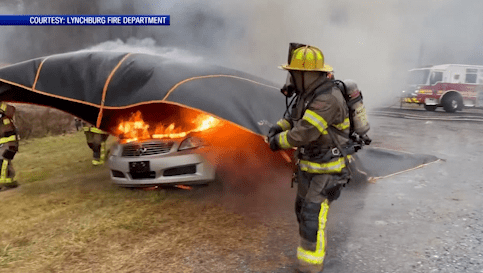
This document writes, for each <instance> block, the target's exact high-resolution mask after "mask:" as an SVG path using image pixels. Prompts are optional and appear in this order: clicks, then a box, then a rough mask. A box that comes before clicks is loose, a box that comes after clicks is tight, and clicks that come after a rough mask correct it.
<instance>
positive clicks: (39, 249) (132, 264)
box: [0, 132, 283, 272]
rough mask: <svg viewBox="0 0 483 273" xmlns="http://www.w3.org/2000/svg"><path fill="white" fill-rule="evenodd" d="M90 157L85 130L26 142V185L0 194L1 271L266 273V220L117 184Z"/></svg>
mask: <svg viewBox="0 0 483 273" xmlns="http://www.w3.org/2000/svg"><path fill="white" fill-rule="evenodd" d="M111 141H112V140H111ZM91 157H92V154H91V152H90V150H89V148H88V147H87V144H86V143H85V138H84V135H83V133H82V132H78V133H74V134H68V135H65V136H55V137H54V136H52V137H45V138H41V139H32V140H28V141H22V142H21V143H20V152H19V153H18V154H17V155H16V157H15V159H14V161H13V163H14V167H15V169H16V171H17V178H18V181H19V183H20V185H21V186H20V187H19V188H17V189H12V190H8V191H3V192H0V200H1V204H2V205H1V206H0V226H1V227H2V228H1V229H0V272H232V271H233V269H236V268H239V266H240V265H241V264H244V263H246V261H247V259H252V262H251V263H250V264H249V265H247V266H248V268H252V269H251V270H253V271H256V272H259V271H261V270H262V269H261V268H265V269H263V270H268V272H269V271H270V270H269V269H267V268H270V266H268V267H267V265H265V264H263V265H262V264H260V263H259V262H257V259H256V257H257V256H258V255H259V254H260V249H261V247H260V246H261V245H263V244H264V242H265V241H266V240H267V239H266V238H267V234H268V233H269V227H268V226H266V225H262V224H256V223H250V224H248V221H247V219H244V217H243V216H241V215H238V214H235V213H232V212H229V211H227V210H225V209H223V208H222V207H220V206H218V205H216V204H214V203H211V202H209V201H207V200H200V199H192V198H190V195H189V194H183V192H182V191H166V190H156V191H143V190H128V189H123V188H119V187H117V186H115V185H112V184H111V183H110V180H109V172H108V169H107V167H106V166H103V167H93V166H91V163H90V161H91ZM244 257H245V258H244ZM247 257H252V258H247ZM281 259H283V257H282V258H281ZM278 263H279V261H274V262H273V263H272V264H271V266H277V265H278Z"/></svg>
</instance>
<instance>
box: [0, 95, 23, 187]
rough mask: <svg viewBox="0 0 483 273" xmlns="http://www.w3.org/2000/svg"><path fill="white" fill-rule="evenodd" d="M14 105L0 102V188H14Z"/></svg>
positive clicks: (15, 148) (15, 129)
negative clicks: (0, 162)
mask: <svg viewBox="0 0 483 273" xmlns="http://www.w3.org/2000/svg"><path fill="white" fill-rule="evenodd" d="M14 115H15V107H14V106H12V105H10V104H7V103H5V102H1V103H0V154H1V155H2V165H1V169H0V188H3V187H5V188H15V187H17V186H18V183H17V181H15V170H14V169H13V165H12V160H13V158H14V156H15V154H16V153H17V152H18V141H19V137H18V134H17V128H16V127H15V124H14V122H13V117H14Z"/></svg>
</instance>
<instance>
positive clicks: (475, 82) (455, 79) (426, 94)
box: [401, 64, 483, 113]
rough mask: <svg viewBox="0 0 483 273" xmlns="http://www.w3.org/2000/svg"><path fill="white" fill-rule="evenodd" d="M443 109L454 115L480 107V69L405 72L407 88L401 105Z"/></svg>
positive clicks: (457, 66) (458, 67) (482, 74)
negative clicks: (408, 104)
mask: <svg viewBox="0 0 483 273" xmlns="http://www.w3.org/2000/svg"><path fill="white" fill-rule="evenodd" d="M403 102H404V103H412V104H419V105H424V108H425V109H426V110H428V111H435V110H436V109H437V108H438V107H443V109H444V110H445V111H446V112H449V113H454V112H456V111H459V110H463V108H464V107H483V66H482V65H464V64H442V65H435V66H430V67H423V68H415V69H411V70H409V82H408V89H407V90H405V91H403V96H402V98H401V103H403Z"/></svg>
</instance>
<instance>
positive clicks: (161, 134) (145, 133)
mask: <svg viewBox="0 0 483 273" xmlns="http://www.w3.org/2000/svg"><path fill="white" fill-rule="evenodd" d="M219 122H220V120H219V119H217V118H214V117H212V116H210V115H207V114H203V113H200V114H198V115H197V116H196V117H195V118H194V119H193V120H191V121H190V122H181V123H182V125H184V126H182V125H177V124H175V123H171V124H170V125H168V126H165V125H163V124H159V125H157V126H156V128H155V130H154V134H151V133H150V131H149V128H150V126H149V124H147V123H146V122H144V120H143V118H142V114H141V112H140V111H137V112H136V113H134V114H133V115H131V117H130V118H129V119H128V120H126V121H121V122H120V123H119V126H118V127H117V130H118V132H117V133H118V134H119V135H120V136H121V138H122V141H123V143H126V142H132V141H140V140H146V139H151V138H182V137H185V136H187V135H188V134H190V133H193V132H201V131H204V130H207V129H210V128H213V127H215V126H216V125H218V123H219ZM190 124H191V126H189V125H190ZM186 127H190V128H192V129H187V128H186ZM193 127H194V128H193Z"/></svg>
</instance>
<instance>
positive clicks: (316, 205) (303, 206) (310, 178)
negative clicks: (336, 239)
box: [295, 169, 349, 272]
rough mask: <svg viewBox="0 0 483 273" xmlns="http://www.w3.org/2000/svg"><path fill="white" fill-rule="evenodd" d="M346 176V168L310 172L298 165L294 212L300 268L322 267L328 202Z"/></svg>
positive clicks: (307, 270) (312, 269)
mask: <svg viewBox="0 0 483 273" xmlns="http://www.w3.org/2000/svg"><path fill="white" fill-rule="evenodd" d="M348 178H349V176H348V172H347V170H346V169H342V172H341V173H336V174H312V173H307V172H304V171H301V170H300V169H299V171H298V173H297V182H298V188H297V198H296V200H295V214H296V215H297V221H298V223H299V233H300V237H301V240H300V246H299V247H298V248H297V259H298V262H299V270H300V271H301V272H320V271H321V270H322V269H323V264H324V258H325V249H326V243H327V234H326V223H327V215H328V213H329V206H330V203H331V202H332V201H334V200H336V199H337V198H339V196H340V192H341V190H342V188H343V186H344V185H345V184H346V183H347V182H348Z"/></svg>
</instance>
